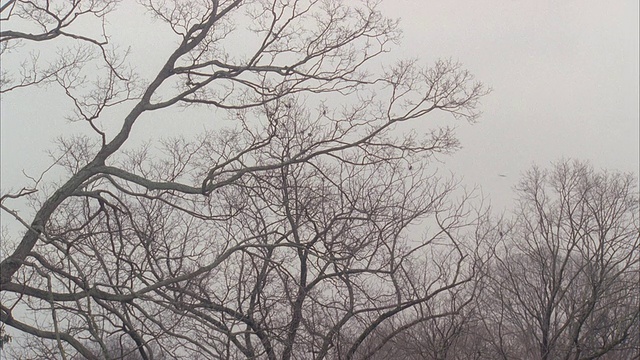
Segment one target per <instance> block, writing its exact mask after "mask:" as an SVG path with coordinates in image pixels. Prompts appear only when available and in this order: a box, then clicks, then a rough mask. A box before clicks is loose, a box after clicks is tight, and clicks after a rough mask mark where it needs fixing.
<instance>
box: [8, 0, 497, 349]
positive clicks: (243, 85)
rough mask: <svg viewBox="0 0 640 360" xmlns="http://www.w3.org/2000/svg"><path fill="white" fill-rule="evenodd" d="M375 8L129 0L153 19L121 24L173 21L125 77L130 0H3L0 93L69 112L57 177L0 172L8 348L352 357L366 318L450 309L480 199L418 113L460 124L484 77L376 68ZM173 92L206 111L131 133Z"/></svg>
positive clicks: (396, 319)
mask: <svg viewBox="0 0 640 360" xmlns="http://www.w3.org/2000/svg"><path fill="white" fill-rule="evenodd" d="M118 5H119V6H121V7H125V9H122V8H118V7H117V6H118ZM375 5H376V4H375V2H371V1H363V2H358V3H357V4H355V3H353V2H339V1H302V0H290V1H266V0H262V1H253V2H244V1H239V0H235V1H230V0H228V1H216V0H213V1H176V2H173V1H170V2H165V1H158V2H156V1H153V0H147V1H141V6H142V7H143V8H144V10H145V14H147V15H148V17H149V18H153V19H155V22H150V21H147V20H145V19H144V18H140V19H139V22H140V26H164V27H166V28H169V29H171V31H172V32H173V33H174V36H173V38H168V39H166V44H153V46H154V47H164V48H166V49H171V50H170V51H167V54H168V55H167V57H166V59H164V62H163V65H162V66H161V68H160V69H157V70H155V74H154V75H153V76H151V77H150V78H149V79H145V78H144V76H142V75H140V74H139V72H138V71H136V68H135V64H134V63H133V59H130V58H128V57H127V52H126V51H124V50H122V49H126V48H127V44H111V43H110V41H111V37H110V35H109V31H110V30H111V27H112V26H118V25H117V24H118V16H119V14H122V12H123V11H127V10H128V9H126V7H133V6H134V5H133V4H130V3H127V4H126V5H125V4H117V3H116V2H111V1H100V0H93V1H83V0H80V1H75V2H68V1H44V0H36V1H19V0H10V1H7V2H5V3H3V5H2V6H1V7H0V11H1V14H2V17H1V19H2V20H1V21H2V30H0V45H1V46H2V47H1V48H0V50H1V51H2V57H3V62H4V61H5V59H6V60H7V62H10V63H11V64H17V65H16V66H15V67H8V68H3V73H2V77H1V78H0V86H1V88H0V91H2V92H3V93H5V94H7V93H11V92H22V93H24V94H28V91H29V88H30V87H34V86H48V89H49V91H59V92H61V93H62V94H64V95H65V96H67V98H68V99H69V102H68V104H70V106H71V108H70V112H69V116H70V119H71V120H73V121H75V122H79V123H81V124H85V125H86V130H87V133H86V135H78V136H67V137H63V138H61V139H60V140H59V147H58V149H57V150H56V151H53V152H52V153H53V154H54V160H55V165H57V166H59V167H60V168H62V169H64V170H65V171H66V172H65V174H66V175H65V177H64V179H62V180H61V181H60V182H58V183H44V182H42V181H40V180H37V179H34V181H33V182H31V183H25V184H24V186H23V187H21V188H18V189H17V190H4V189H3V194H2V195H1V198H0V206H1V208H2V211H3V217H6V216H11V217H13V218H15V219H16V220H17V221H18V222H20V223H21V224H22V225H23V226H24V229H25V231H24V234H23V235H22V236H21V237H20V238H19V239H17V240H16V241H14V242H8V243H5V244H3V246H4V247H5V248H6V250H5V251H4V252H3V255H2V261H1V270H2V272H1V275H0V286H1V291H2V305H1V312H0V321H2V323H3V324H4V325H5V326H6V327H7V330H8V331H10V333H11V334H12V335H16V336H14V343H16V342H18V340H19V342H20V343H21V344H22V345H28V347H21V348H18V347H13V346H10V350H13V351H15V352H22V353H21V355H22V356H25V357H36V358H89V359H97V358H110V359H117V358H120V359H130V358H140V359H163V358H188V359H195V358H203V359H204V358H206V359H213V358H222V359H227V358H266V359H276V358H282V359H290V358H298V359H302V358H304V359H308V358H314V359H322V358H345V359H350V358H365V357H367V356H373V355H374V354H375V352H376V351H378V350H379V347H376V346H371V341H370V340H371V338H372V337H373V336H379V335H380V333H381V331H377V329H383V328H384V329H385V331H387V334H386V335H384V336H385V341H386V342H389V341H391V339H392V338H393V337H394V334H399V333H402V332H403V331H406V330H407V329H410V328H411V327H413V326H416V325H419V324H424V322H425V321H429V320H431V319H438V318H443V317H447V316H457V314H460V313H461V311H462V310H463V308H464V307H465V306H467V305H468V304H469V303H470V302H471V300H472V299H473V297H474V296H475V290H473V286H470V285H469V284H470V283H471V281H472V279H474V277H475V275H476V274H477V273H478V271H479V267H480V266H482V263H483V258H482V256H481V254H479V253H478V251H477V246H476V244H478V243H480V242H481V241H482V237H483V235H482V234H483V233H482V232H478V231H475V230H474V229H475V228H476V227H477V224H478V219H479V218H481V217H482V216H484V215H483V214H482V211H480V212H478V214H476V215H474V214H475V212H474V211H472V207H471V206H470V204H469V203H468V199H467V198H466V197H465V196H462V198H458V197H456V196H454V195H453V193H454V192H455V191H456V190H455V189H456V186H455V183H454V182H452V181H451V180H447V179H442V178H440V177H439V176H437V175H436V174H435V173H434V172H433V170H431V168H430V167H429V166H428V165H429V164H430V160H431V159H432V157H433V156H434V155H435V154H437V153H446V152H450V151H452V150H454V149H455V148H456V147H457V141H456V140H455V138H454V137H453V135H452V132H451V130H450V129H449V128H435V127H430V126H429V125H428V116H427V115H428V114H430V113H432V112H434V111H442V112H445V113H449V114H451V115H453V118H456V119H463V120H468V121H473V120H474V119H475V118H476V116H477V111H476V105H477V101H478V99H479V97H480V96H481V95H483V94H484V93H485V90H484V89H483V87H482V85H481V84H479V83H476V82H474V81H473V78H472V76H471V75H470V74H469V73H468V72H466V71H465V70H464V69H462V68H461V67H460V66H459V65H458V64H455V63H452V62H450V61H438V62H436V63H435V64H434V65H433V66H431V67H424V66H422V65H420V64H418V62H417V61H400V62H398V63H395V64H388V65H387V66H385V67H384V68H383V69H382V70H377V69H376V68H375V66H374V65H373V64H372V62H371V61H370V60H372V59H374V58H378V57H380V56H381V55H383V54H384V53H385V52H387V51H388V49H389V44H391V43H393V42H395V41H397V39H398V34H399V31H398V28H397V23H396V22H394V21H390V20H388V19H385V18H384V17H383V15H382V14H380V13H379V12H378V11H377V10H376V7H375ZM135 31H136V29H131V36H132V37H135V35H136V33H135ZM240 39H241V41H242V47H241V49H240V48H239V47H238V46H237V45H236V46H234V45H233V44H234V43H235V44H237V42H238V41H240ZM31 50H33V51H40V55H39V56H32V55H29V52H28V51H31ZM32 54H35V52H34V53H32ZM43 60H44V61H43ZM140 66H145V65H144V63H142V64H141V65H140ZM145 70H148V69H145ZM41 106H44V107H47V106H49V104H41ZM175 107H181V108H182V109H183V111H182V112H180V113H179V116H180V118H176V119H175V120H176V121H180V120H181V119H182V118H183V117H186V116H189V114H194V113H197V112H201V111H210V112H211V114H212V116H211V117H212V118H213V119H215V120H213V121H214V122H215V125H216V126H209V125H207V124H205V125H203V128H205V130H202V131H201V132H199V133H197V134H194V133H195V132H196V131H195V130H194V131H193V132H191V133H186V134H183V135H175V136H169V135H172V134H167V136H166V137H164V138H163V139H162V140H160V141H158V142H157V143H152V144H146V145H143V146H141V147H140V146H137V147H136V144H139V142H136V139H134V138H133V137H132V136H131V135H132V129H134V128H135V127H136V126H139V125H138V123H139V122H140V119H141V118H143V117H144V118H145V121H148V122H153V121H154V119H155V118H156V117H157V118H161V117H171V116H176V115H175V114H176V112H171V111H169V110H170V109H172V108H175ZM119 113H124V114H125V115H123V116H122V117H121V118H119V119H118V118H117V114H119ZM222 120H226V121H227V122H225V123H224V124H226V125H225V126H221V125H220V124H221V121H222ZM400 124H402V126H400ZM425 124H426V125H425ZM412 126H414V127H413V128H412ZM400 127H402V129H400ZM425 127H430V128H432V130H431V131H429V132H428V133H427V134H419V133H418V132H417V131H416V128H423V129H424V128H425ZM412 129H413V130H412ZM401 130H402V131H401ZM132 149H134V150H132ZM25 203H28V204H31V205H32V206H33V213H34V216H33V217H32V218H25V217H23V216H22V215H21V213H19V212H17V211H16V209H17V208H19V207H20V206H22V204H25ZM418 224H422V225H423V226H422V227H421V228H417V227H416V226H417V225H418ZM423 228H427V229H426V230H422V229H423ZM416 229H418V230H416ZM433 259H446V261H444V262H442V263H441V262H435V261H433ZM18 334H19V337H18V336H17V335H18ZM17 339H18V340H17Z"/></svg>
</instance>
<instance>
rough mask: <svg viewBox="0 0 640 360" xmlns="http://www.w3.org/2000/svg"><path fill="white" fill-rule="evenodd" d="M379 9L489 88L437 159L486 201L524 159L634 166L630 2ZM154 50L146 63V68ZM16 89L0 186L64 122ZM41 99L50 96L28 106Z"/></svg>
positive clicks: (502, 197)
mask: <svg viewBox="0 0 640 360" xmlns="http://www.w3.org/2000/svg"><path fill="white" fill-rule="evenodd" d="M122 6H124V7H127V6H131V5H127V3H126V2H125V3H123V5H122ZM381 8H382V9H383V11H384V13H385V15H387V16H389V17H392V18H401V19H402V23H401V27H402V28H403V30H404V40H403V42H402V44H401V45H400V49H395V50H396V53H398V54H400V55H401V56H405V57H415V58H420V59H422V60H423V61H424V62H425V63H426V64H429V63H432V62H433V61H434V60H435V59H438V58H451V59H453V60H456V61H459V62H460V63H462V64H463V65H464V66H465V67H466V68H468V69H469V70H470V71H471V72H472V73H473V74H475V75H476V78H477V79H478V80H480V81H482V82H484V83H485V84H487V85H488V86H490V87H491V88H493V92H492V93H491V94H490V95H489V96H487V97H485V98H484V99H483V102H482V105H481V109H482V111H483V113H484V115H483V116H482V117H481V118H480V121H479V123H477V124H475V125H473V126H470V125H467V124H462V123H460V124H458V134H459V137H460V140H461V142H462V145H463V147H464V148H463V149H462V150H461V151H459V152H458V153H456V154H455V155H453V156H451V157H448V158H445V159H444V160H445V161H446V163H445V167H446V168H447V169H449V170H451V171H452V172H454V173H455V174H457V175H459V176H462V177H463V178H464V183H465V184H466V185H469V186H474V185H480V186H482V188H483V189H484V193H485V195H487V196H489V198H490V199H491V200H492V201H493V202H494V204H496V205H498V206H499V207H501V206H504V205H508V204H509V200H510V199H511V198H512V192H511V188H512V187H513V185H514V184H515V182H516V181H517V179H518V177H519V175H520V173H522V172H523V171H525V170H526V169H528V168H529V167H530V166H531V165H532V164H533V163H537V164H539V165H543V166H546V165H548V164H549V163H550V162H552V161H555V160H558V159H560V158H562V157H572V158H578V159H583V160H589V161H591V162H592V163H593V164H594V165H595V166H596V167H597V168H610V169H619V170H624V171H633V172H635V173H637V172H638V163H639V155H638V153H639V132H640V130H639V103H638V98H639V94H638V88H639V84H638V82H639V70H638V67H639V60H638V54H639V48H638V46H639V38H638V33H639V29H638V24H639V19H638V12H639V9H638V1H637V0H614V1H572V0H564V1H546V0H539V1H506V0H494V1H490V0H482V1H471V0H465V1H462V0H454V1H450V0H447V1H425V0H394V1H383V3H382V4H381ZM136 21H138V19H137V18H136V16H135V15H130V16H128V17H127V18H124V19H121V20H118V22H117V23H116V22H115V21H113V20H112V21H111V25H115V26H113V29H114V30H113V31H115V32H117V31H120V29H124V28H126V27H127V26H135V24H136ZM139 30H140V32H139V34H138V35H137V37H136V41H137V42H138V44H139V45H140V48H135V47H134V49H133V50H134V54H135V53H136V52H137V56H144V54H145V53H149V51H150V50H149V49H148V44H154V43H155V42H156V41H159V40H162V37H163V36H164V35H163V33H162V32H158V31H156V30H155V29H139ZM115 35H117V33H116V34H115ZM121 35H122V34H121ZM123 36H124V35H123ZM128 36H130V35H128ZM141 44H147V45H146V46H143V45H141ZM145 48H147V49H145ZM398 50H399V51H398ZM152 51H161V50H159V49H152ZM153 60H154V59H149V62H148V64H149V67H152V68H153V69H154V70H155V69H157V68H158V66H159V63H158V64H154V63H153ZM25 95H26V93H24V92H22V93H19V92H17V93H15V94H9V95H7V96H6V97H5V98H4V99H3V106H2V113H1V115H2V147H1V150H2V153H1V155H2V180H3V182H2V188H3V189H4V190H6V189H8V188H10V187H20V186H22V183H21V182H20V179H23V177H22V175H21V174H20V171H21V170H22V169H25V170H27V171H28V172H29V173H30V174H32V175H35V174H37V172H38V171H41V170H43V168H44V167H45V164H46V162H45V161H44V160H43V159H45V157H44V155H43V154H44V150H45V149H48V148H50V147H51V140H52V139H53V138H52V137H53V135H55V134H57V133H60V132H62V131H64V130H61V129H66V128H68V127H69V125H68V124H65V121H64V119H63V114H64V113H63V112H62V108H61V107H56V106H54V105H52V104H54V103H56V102H58V101H60V102H61V101H62V99H61V98H56V97H55V96H54V97H53V98H52V94H51V92H47V91H37V92H35V93H34V92H30V93H29V97H28V98H27V97H25ZM40 101H46V102H47V106H46V107H40V106H37V105H36V104H38V103H39V102H40ZM59 108H60V109H59ZM58 111H59V112H58ZM427 124H428V122H427ZM181 126H184V124H182V125H181ZM426 126H428V125H426ZM157 129H160V130H161V131H165V129H166V128H164V127H157ZM166 131H167V133H170V132H171V130H170V129H166ZM499 174H505V175H507V176H506V177H501V176H499Z"/></svg>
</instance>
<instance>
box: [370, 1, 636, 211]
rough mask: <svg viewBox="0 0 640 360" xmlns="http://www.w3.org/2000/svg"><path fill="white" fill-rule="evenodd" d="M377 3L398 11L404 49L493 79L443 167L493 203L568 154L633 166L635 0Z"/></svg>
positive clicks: (487, 80) (600, 165) (601, 165)
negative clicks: (536, 168)
mask: <svg viewBox="0 0 640 360" xmlns="http://www.w3.org/2000/svg"><path fill="white" fill-rule="evenodd" d="M383 8H384V9H385V12H386V13H387V14H388V15H389V16H391V17H399V18H401V19H402V28H403V29H404V41H403V44H402V48H403V53H404V55H406V56H416V57H420V58H424V59H427V60H431V59H433V58H437V57H451V58H452V59H454V60H458V61H460V62H461V63H462V64H464V66H465V67H467V68H468V69H469V70H471V72H472V73H474V74H475V75H476V77H477V79H478V80H481V81H482V82H484V83H485V84H487V85H488V86H490V87H492V88H493V92H492V93H491V94H490V95H489V96H487V97H486V98H484V100H483V102H482V106H481V109H482V110H483V116H482V118H481V119H480V121H479V123H477V124H476V125H473V126H465V125H460V126H459V130H458V134H459V137H460V140H461V142H462V145H463V147H464V148H463V149H462V150H461V151H459V152H458V153H456V154H455V155H454V156H452V157H451V158H449V159H447V167H449V168H450V169H451V170H452V171H454V172H455V173H456V174H459V175H462V176H464V179H465V183H466V184H468V185H473V184H478V185H481V186H482V187H483V189H484V191H485V194H487V195H490V198H491V199H492V201H493V202H494V203H496V205H504V204H505V202H508V200H509V199H511V198H512V193H511V191H510V190H511V188H512V186H513V185H514V184H515V183H516V181H517V180H518V178H519V175H520V174H521V173H522V172H523V171H525V170H527V169H528V168H529V167H530V166H531V165H532V164H533V163H537V164H539V165H541V166H547V165H548V164H549V163H550V162H552V161H556V160H558V159H560V158H562V157H571V158H578V159H582V160H589V161H591V162H592V163H593V164H594V166H595V167H597V168H609V169H618V170H623V171H632V172H634V173H636V174H637V173H638V163H639V162H640V160H639V156H638V154H639V146H640V145H639V143H640V140H639V132H640V129H639V123H640V120H639V116H640V115H639V113H640V112H639V101H638V98H639V94H638V88H639V77H640V75H639V60H638V54H639V46H638V45H639V42H640V40H639V37H638V34H639V29H638V24H639V18H638V13H639V9H638V1H637V0H628V1H627V0H617V1H591V0H589V1H574V0H567V1H549V0H540V1H505V0H479V1H463V0H453V1H419V0H396V1H389V2H384V3H383ZM499 174H506V175H507V177H505V178H503V177H500V176H498V175H499Z"/></svg>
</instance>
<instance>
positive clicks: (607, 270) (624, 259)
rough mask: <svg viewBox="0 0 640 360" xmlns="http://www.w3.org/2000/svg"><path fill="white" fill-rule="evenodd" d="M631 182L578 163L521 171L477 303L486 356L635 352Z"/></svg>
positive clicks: (639, 292)
mask: <svg viewBox="0 0 640 360" xmlns="http://www.w3.org/2000/svg"><path fill="white" fill-rule="evenodd" d="M636 184H637V179H636V178H635V177H634V176H632V175H631V174H624V173H618V172H606V171H596V170H594V169H593V168H592V167H591V166H590V165H588V164H585V163H581V162H577V161H563V162H559V163H557V164H555V165H554V166H553V167H552V168H551V169H549V170H542V169H539V168H533V169H532V170H530V171H529V172H527V173H526V174H525V175H524V177H523V179H522V181H521V182H520V183H519V185H518V187H517V192H518V204H519V207H518V211H517V213H516V214H515V215H516V218H515V220H514V221H513V222H512V223H511V225H510V226H505V227H504V228H503V229H502V230H501V232H500V236H501V239H500V242H499V245H498V247H497V249H496V257H495V259H494V261H493V263H492V266H491V270H490V276H489V280H488V282H487V286H486V289H485V292H484V295H483V297H482V302H481V306H479V309H480V310H481V312H480V315H479V316H480V318H481V319H482V321H483V322H484V324H485V331H484V332H483V334H484V336H486V337H487V339H488V340H489V344H490V346H489V348H490V349H491V351H490V352H489V353H488V354H486V358H491V359H497V358H501V359H521V358H522V357H523V354H527V356H530V358H532V359H596V358H598V359H635V358H637V356H638V354H639V353H640V338H639V335H638V334H639V333H640V329H639V326H638V324H639V323H640V288H639V287H638V279H639V278H640V273H639V270H638V269H639V264H640V252H639V249H638V247H639V242H640V231H639V223H638V190H637V187H636Z"/></svg>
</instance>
